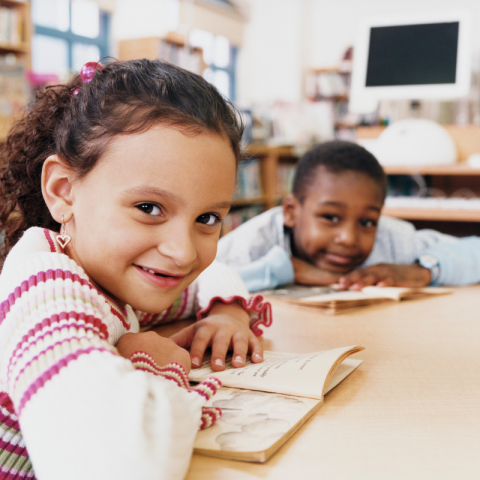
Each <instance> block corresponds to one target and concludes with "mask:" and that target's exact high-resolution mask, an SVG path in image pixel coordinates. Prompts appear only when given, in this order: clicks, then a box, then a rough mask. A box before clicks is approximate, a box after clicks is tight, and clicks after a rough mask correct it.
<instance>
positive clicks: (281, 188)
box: [276, 163, 297, 197]
mask: <svg viewBox="0 0 480 480" xmlns="http://www.w3.org/2000/svg"><path fill="white" fill-rule="evenodd" d="M296 170H297V166H296V165H292V164H286V163H280V164H279V165H278V167H277V192H276V193H277V195H278V196H280V197H283V196H284V195H286V194H287V193H290V192H291V191H292V187H293V179H294V177H295V172H296Z"/></svg>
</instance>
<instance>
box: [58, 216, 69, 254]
mask: <svg viewBox="0 0 480 480" xmlns="http://www.w3.org/2000/svg"><path fill="white" fill-rule="evenodd" d="M65 230H66V229H65V223H64V221H63V215H62V227H61V229H60V235H57V242H58V244H59V245H60V246H61V247H62V248H65V247H66V246H67V244H68V242H69V241H70V240H71V239H72V237H71V236H70V235H67V234H66V233H65Z"/></svg>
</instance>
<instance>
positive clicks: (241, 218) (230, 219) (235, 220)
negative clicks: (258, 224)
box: [222, 205, 263, 235]
mask: <svg viewBox="0 0 480 480" xmlns="http://www.w3.org/2000/svg"><path fill="white" fill-rule="evenodd" d="M262 210H263V208H262V206H261V205H251V206H249V207H243V208H235V209H232V210H231V211H230V212H229V214H228V215H227V216H226V217H225V219H224V220H223V223H222V235H226V234H227V233H230V232H231V231H232V230H235V229H236V228H237V227H239V226H240V225H241V224H242V223H245V222H246V221H247V220H250V219H251V218H253V217H256V216H257V215H259V214H260V213H262Z"/></svg>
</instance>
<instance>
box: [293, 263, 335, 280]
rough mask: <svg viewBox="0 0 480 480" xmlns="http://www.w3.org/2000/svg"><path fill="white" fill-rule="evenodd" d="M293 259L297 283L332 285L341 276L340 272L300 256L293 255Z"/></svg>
mask: <svg viewBox="0 0 480 480" xmlns="http://www.w3.org/2000/svg"><path fill="white" fill-rule="evenodd" d="M291 260H292V265H293V271H294V273H295V283H300V284H302V285H332V283H336V282H337V281H338V279H339V278H340V277H341V274H339V273H333V272H328V271H327V270H322V269H320V268H318V267H316V266H315V265H311V264H310V263H307V262H304V261H303V260H300V259H299V258H295V257H291Z"/></svg>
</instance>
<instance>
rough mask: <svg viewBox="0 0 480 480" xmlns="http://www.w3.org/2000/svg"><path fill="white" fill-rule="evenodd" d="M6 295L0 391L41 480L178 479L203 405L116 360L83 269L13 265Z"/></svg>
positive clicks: (41, 262)
mask: <svg viewBox="0 0 480 480" xmlns="http://www.w3.org/2000/svg"><path fill="white" fill-rule="evenodd" d="M0 291H1V292H2V296H1V297H0V300H1V301H2V303H1V306H0V347H1V348H0V387H1V389H2V390H3V391H4V392H6V394H8V396H9V397H10V398H11V400H12V402H13V408H14V413H15V415H16V417H18V419H19V423H20V428H21V435H22V436H23V439H22V442H23V443H22V444H21V445H23V447H22V448H24V447H25V448H26V450H25V452H26V455H28V456H29V457H30V459H31V462H32V465H33V470H34V473H35V476H36V478H37V479H38V480H65V479H69V480H77V479H78V480H85V479H89V480H93V479H102V480H103V479H107V478H115V479H116V480H131V479H136V478H139V479H140V478H141V479H142V480H149V479H152V480H153V479H169V480H170V479H171V480H180V479H182V478H183V477H184V476H185V474H186V472H187V469H188V465H189V461H190V457H191V454H192V449H193V442H194V438H195V435H196V433H197V431H198V429H199V426H200V419H201V414H202V406H203V404H204V401H205V399H204V398H203V397H202V396H200V395H196V394H194V393H192V392H191V391H188V390H187V389H185V388H180V387H179V386H177V385H176V384H175V383H174V382H171V381H169V380H166V379H165V378H163V377H159V376H155V375H152V374H151V373H148V372H145V371H139V370H135V368H134V366H133V364H132V362H131V361H129V360H127V359H125V358H122V357H120V356H119V355H118V353H117V351H116V349H115V348H114V347H113V346H112V342H111V338H109V337H110V334H109V332H110V331H111V329H110V328H109V326H108V325H106V323H105V322H106V317H107V316H108V314H109V313H108V312H109V310H110V306H109V305H108V304H107V303H106V301H105V299H104V298H103V297H102V296H101V295H100V294H99V292H98V291H97V290H96V289H95V288H94V287H93V286H92V285H91V284H90V283H89V282H88V279H86V277H85V274H84V273H83V271H82V270H81V269H80V267H78V266H77V265H76V264H75V262H73V261H72V260H70V259H68V257H66V256H65V255H58V254H55V253H48V254H40V255H38V256H37V255H36V256H34V257H31V258H28V261H24V262H13V261H9V262H7V263H6V266H5V268H4V270H3V272H2V275H1V287H0ZM7 292H9V293H7ZM2 471H5V470H2Z"/></svg>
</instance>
